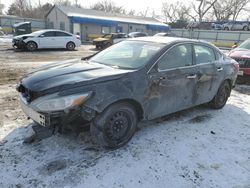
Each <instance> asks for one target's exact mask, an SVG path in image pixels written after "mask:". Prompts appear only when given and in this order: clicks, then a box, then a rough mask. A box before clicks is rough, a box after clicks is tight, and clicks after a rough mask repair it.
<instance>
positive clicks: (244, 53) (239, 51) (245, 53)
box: [228, 48, 250, 59]
mask: <svg viewBox="0 0 250 188" xmlns="http://www.w3.org/2000/svg"><path fill="white" fill-rule="evenodd" d="M228 55H229V56H230V57H232V58H234V57H235V58H249V59H250V50H248V49H244V48H236V49H234V50H232V51H230V52H229V54H228Z"/></svg>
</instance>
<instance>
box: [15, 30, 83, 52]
mask: <svg viewBox="0 0 250 188" xmlns="http://www.w3.org/2000/svg"><path fill="white" fill-rule="evenodd" d="M12 44H13V47H15V48H19V49H27V50H29V51H35V50H37V49H43V48H66V49H68V50H74V49H75V47H79V46H80V45H81V41H80V38H79V36H76V35H73V34H71V33H68V32H66V31H61V30H54V29H45V30H40V31H36V32H33V33H30V34H25V35H19V36H16V37H14V38H13V40H12Z"/></svg>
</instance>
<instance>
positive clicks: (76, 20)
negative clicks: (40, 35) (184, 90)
mask: <svg viewBox="0 0 250 188" xmlns="http://www.w3.org/2000/svg"><path fill="white" fill-rule="evenodd" d="M45 19H46V27H47V28H50V29H61V30H65V31H68V32H71V33H74V34H79V35H80V36H81V39H82V40H83V41H84V40H91V39H93V38H96V37H98V36H100V35H103V34H105V33H114V32H123V33H130V32H136V31H138V32H147V33H148V34H149V35H153V34H155V33H158V32H166V31H168V30H169V29H170V28H169V26H168V25H167V24H164V23H161V22H160V21H158V20H156V19H154V18H149V17H140V16H129V15H122V14H115V13H106V12H103V11H97V10H91V9H82V8H76V7H66V6H56V5H55V6H53V7H52V9H51V10H50V11H49V12H48V13H47V15H46V16H45Z"/></svg>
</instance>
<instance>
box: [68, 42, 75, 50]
mask: <svg viewBox="0 0 250 188" xmlns="http://www.w3.org/2000/svg"><path fill="white" fill-rule="evenodd" d="M75 47H76V45H75V43H73V42H68V43H67V45H66V48H67V50H70V51H73V50H74V49H75Z"/></svg>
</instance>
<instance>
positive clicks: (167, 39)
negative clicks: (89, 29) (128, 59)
mask: <svg viewBox="0 0 250 188" xmlns="http://www.w3.org/2000/svg"><path fill="white" fill-rule="evenodd" d="M128 40H133V41H145V42H156V43H163V44H169V43H174V42H203V43H205V42H204V41H200V40H194V39H187V38H179V37H162V36H152V37H138V38H133V39H128Z"/></svg>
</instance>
